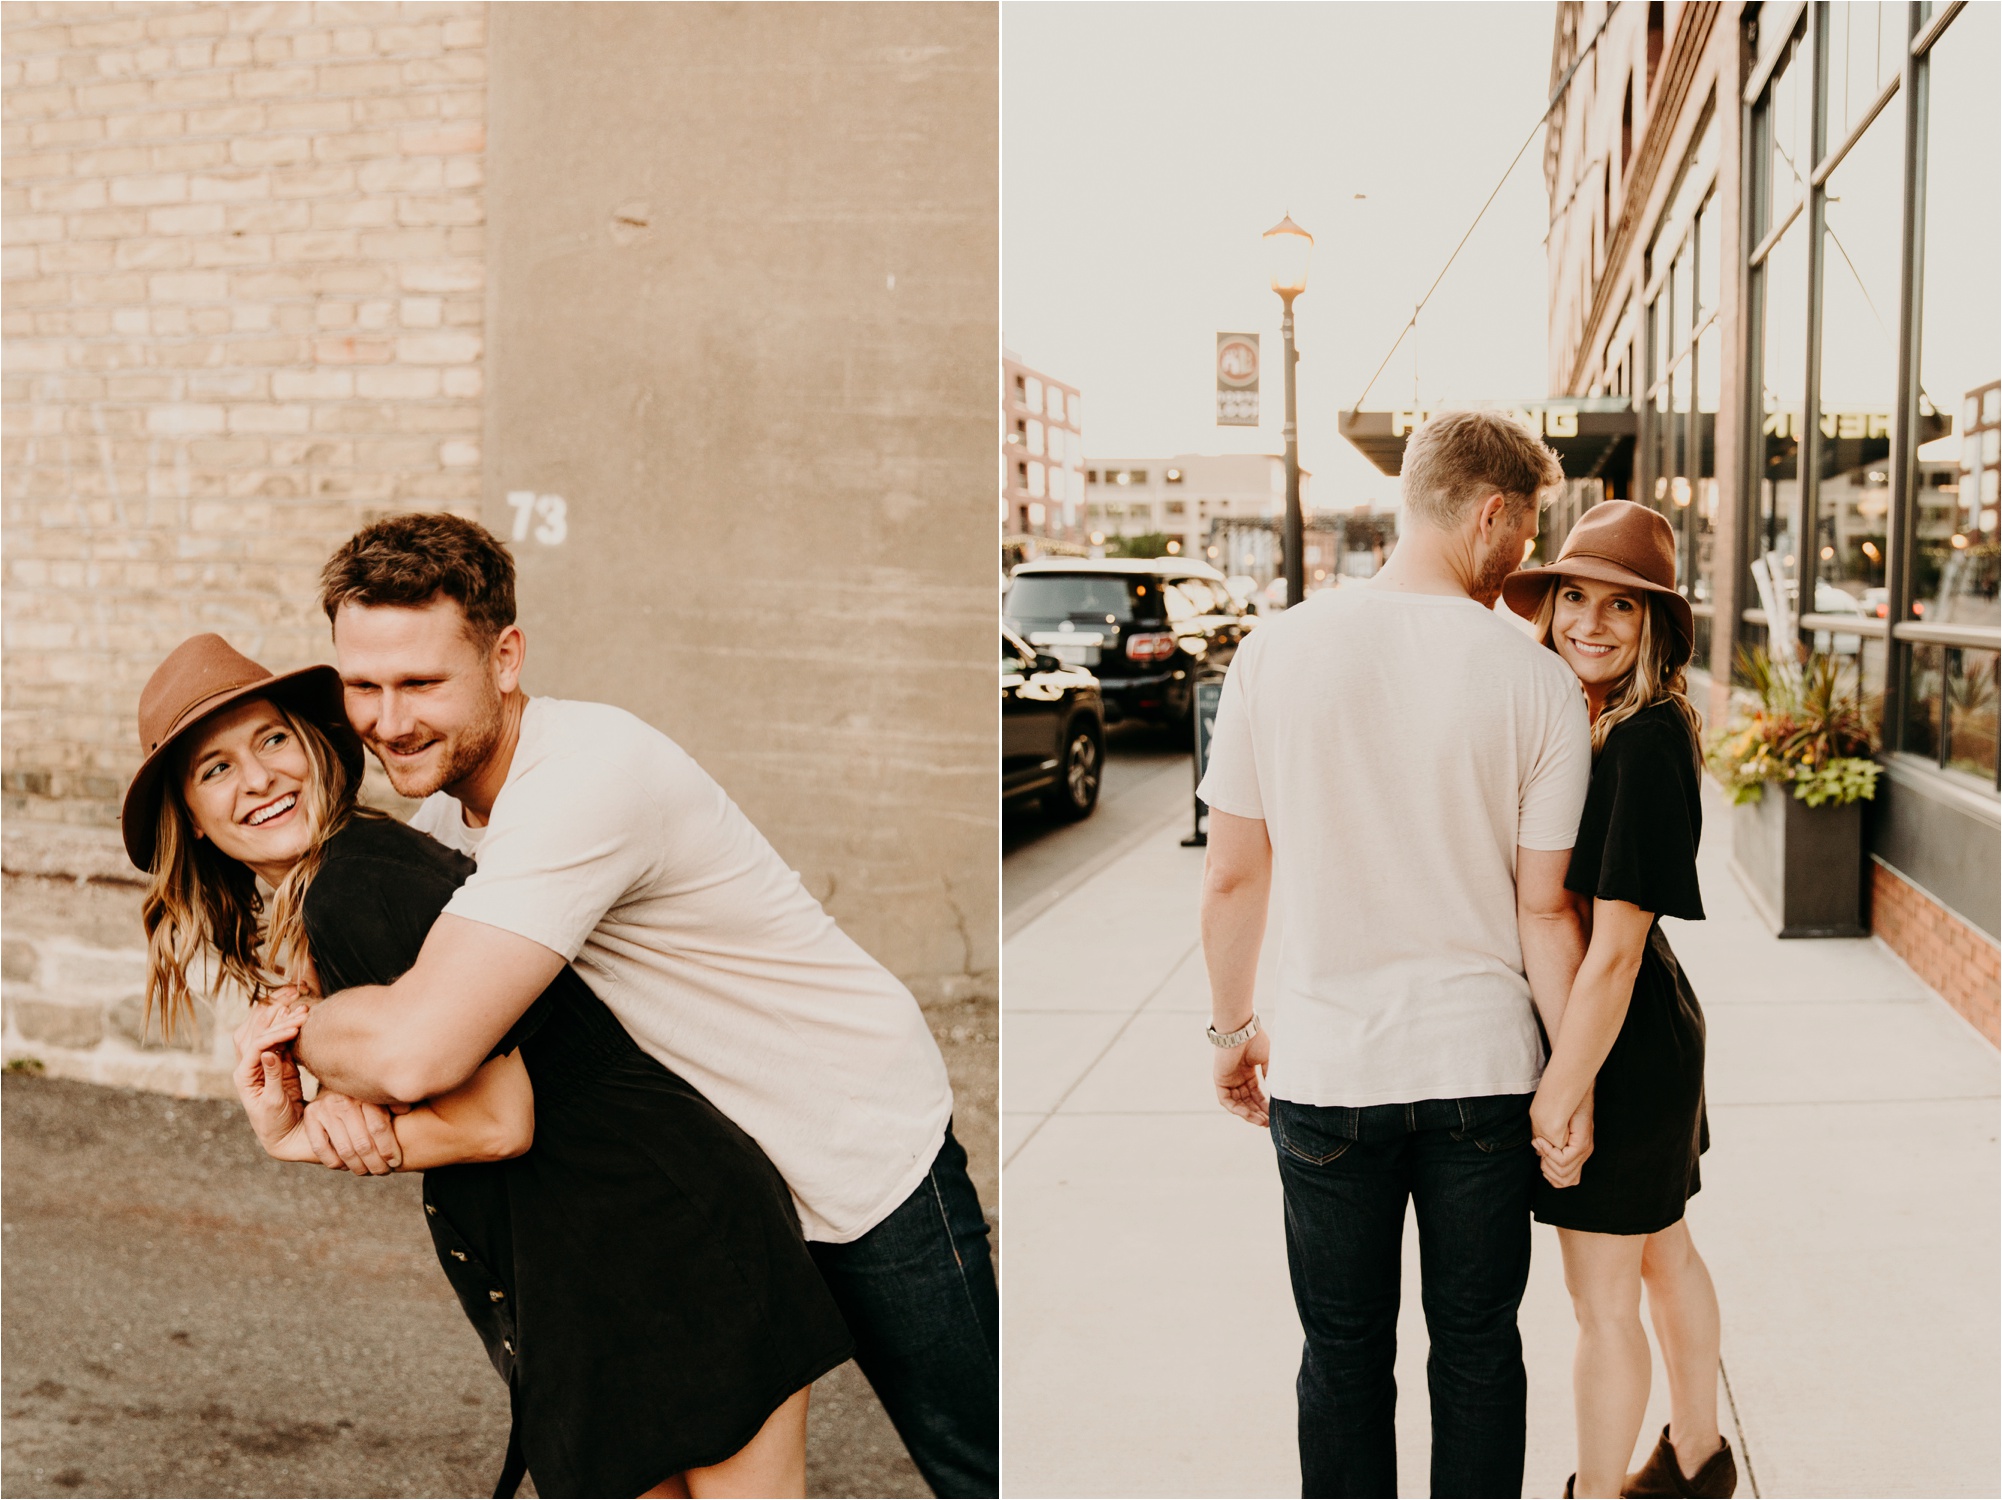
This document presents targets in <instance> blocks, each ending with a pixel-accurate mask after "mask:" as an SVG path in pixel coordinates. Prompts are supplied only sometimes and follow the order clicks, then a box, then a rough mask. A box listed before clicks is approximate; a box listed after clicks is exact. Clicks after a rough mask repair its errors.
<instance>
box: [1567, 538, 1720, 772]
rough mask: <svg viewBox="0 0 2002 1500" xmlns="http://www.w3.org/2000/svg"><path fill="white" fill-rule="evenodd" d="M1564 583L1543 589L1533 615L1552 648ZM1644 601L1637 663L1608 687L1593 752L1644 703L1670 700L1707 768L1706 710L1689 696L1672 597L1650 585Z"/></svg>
mask: <svg viewBox="0 0 2002 1500" xmlns="http://www.w3.org/2000/svg"><path fill="white" fill-rule="evenodd" d="M1563 587H1564V580H1563V578H1562V577H1559V578H1558V579H1557V581H1556V582H1555V583H1553V584H1552V585H1551V586H1550V587H1549V588H1547V589H1545V590H1544V591H1543V602H1542V603H1540V604H1538V605H1537V607H1536V615H1535V617H1534V620H1535V625H1536V638H1537V639H1538V640H1540V641H1542V642H1543V644H1544V645H1545V646H1547V647H1549V648H1550V649H1551V650H1552V651H1555V650H1556V649H1557V640H1556V634H1555V632H1554V631H1553V630H1552V629H1551V624H1552V622H1553V621H1554V620H1555V619H1556V617H1557V591H1558V590H1559V589H1561V588H1563ZM1635 592H1637V593H1639V594H1640V595H1641V598H1642V600H1643V601H1644V605H1645V607H1644V608H1643V609H1642V610H1641V638H1640V649H1639V650H1638V651H1636V652H1635V653H1634V664H1633V667H1632V668H1631V669H1630V670H1629V671H1628V672H1627V675H1626V676H1625V677H1622V678H1621V679H1620V680H1619V681H1618V682H1616V683H1614V684H1613V686H1612V687H1611V688H1610V689H1608V691H1607V693H1606V698H1605V703H1604V705H1603V706H1602V707H1601V708H1600V710H1599V717H1598V718H1596V719H1594V720H1593V721H1592V755H1593V758H1594V759H1597V757H1598V754H1599V752H1600V751H1601V750H1603V749H1605V748H1606V740H1607V737H1608V736H1610V735H1611V734H1612V732H1613V731H1614V730H1615V729H1617V728H1619V727H1620V725H1622V724H1624V723H1626V721H1627V720H1629V719H1631V718H1632V717H1633V716H1634V715H1635V714H1638V713H1640V712H1641V711H1642V710H1643V709H1648V708H1652V707H1653V706H1654V705H1655V704H1657V703H1668V704H1671V705H1672V706H1673V707H1674V709H1675V712H1676V714H1677V716H1678V717H1679V718H1680V719H1681V720H1682V722H1683V725H1684V727H1685V728H1687V729H1688V731H1689V753H1690V755H1691V757H1692V758H1694V760H1695V762H1696V772H1697V775H1698V776H1701V775H1702V774H1703V716H1702V715H1701V714H1699V713H1698V712H1697V711H1696V705H1695V704H1694V703H1692V702H1690V701H1689V676H1688V670H1687V669H1688V666H1689V649H1688V644H1687V643H1686V642H1685V641H1684V640H1683V638H1682V633H1681V632H1680V631H1679V630H1677V629H1676V628H1675V617H1674V616H1673V615H1672V614H1670V613H1669V607H1668V601H1667V600H1666V599H1664V598H1662V597H1661V596H1660V595H1658V594H1656V593H1654V592H1653V591H1652V590H1645V591H1643V590H1636V591H1635Z"/></svg>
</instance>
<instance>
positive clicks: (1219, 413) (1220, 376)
mask: <svg viewBox="0 0 2002 1500" xmlns="http://www.w3.org/2000/svg"><path fill="white" fill-rule="evenodd" d="M1216 424H1217V426H1219V427H1256V426H1257V425H1258V335H1257V334H1255V333H1220V334H1218V335H1217V336H1216Z"/></svg>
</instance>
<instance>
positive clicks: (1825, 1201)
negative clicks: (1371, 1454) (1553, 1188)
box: [1001, 786, 2002, 1496]
mask: <svg viewBox="0 0 2002 1500" xmlns="http://www.w3.org/2000/svg"><path fill="white" fill-rule="evenodd" d="M1705 794H1706V797H1707V798H1708V801H1707V803H1706V809H1705V825H1706V826H1705V834H1706V837H1705V840H1704V850H1703V858H1702V880H1703V895H1704V906H1705V909H1706V910H1707V911H1708V912H1709V914H1710V920H1709V921H1707V922H1702V923H1684V922H1674V921H1671V922H1669V923H1668V926H1669V928H1670V937H1671V941H1672V942H1673V943H1674V945H1675V949H1676V952H1677V954H1678V955H1679V956H1680V957H1681V958H1682V960H1683V962H1684V965H1685V967H1686V968H1687V970H1688V973H1689V975H1690V977H1691V979H1692V981H1693V983H1694V984H1695V986H1696V990H1697V993H1698V995H1699V996H1700V997H1701V999H1702V1001H1703V1004H1704V1007H1705V1011H1706V1014H1707V1016H1708V1019H1709V1028H1710V1053H1709V1073H1708V1087H1709V1102H1710V1121H1711V1131H1712V1136H1713V1145H1712V1149H1711V1151H1710V1154H1709V1155H1708V1156H1707V1157H1706V1158H1705V1161H1704V1189H1703V1192H1702V1193H1701V1194H1700V1195H1699V1196H1698V1197H1697V1198H1696V1199H1694V1200H1693V1202H1692V1203H1691V1205H1690V1213H1689V1221H1690V1226H1691V1228H1692V1230H1693V1232H1694V1233H1695V1236H1696V1241H1697V1243H1698V1245H1699V1246H1700V1247H1701V1248H1702V1250H1703V1252H1704V1255H1705V1257H1706V1259H1707V1260H1708V1261H1709V1264H1710V1268H1711V1271H1712V1273H1713V1274H1714V1276H1715V1278H1716V1281H1717V1288H1718V1294H1719V1297H1720V1299H1721V1301H1722V1303H1723V1312H1724V1383H1725V1396H1726V1399H1725V1400H1724V1401H1723V1402H1721V1403H1720V1404H1721V1406H1722V1410H1723V1412H1724V1425H1725V1428H1726V1432H1727V1434H1728V1435H1729V1436H1730V1438H1731V1440H1732V1442H1733V1443H1734V1444H1736V1445H1737V1447H1738V1451H1739V1455H1740V1458H1739V1463H1740V1472H1741V1476H1742V1477H1741V1482H1740V1489H1739V1494H1741V1495H1753V1494H1757V1495H1765V1496H1798V1495H1862V1496H1869V1495H1938V1496H1944V1495H1994V1494H1997V1493H1998V1484H2002V1478H1998V1436H1997V1410H1998V1395H1999V1394H2002V1393H1998V1382H1997V1346H1996V1329H1997V1318H1998V1289H1997V1277H1996V1267H1997V1253H1998V1245H1997V1228H1998V1225H1997V1212H1998V1203H1997V1197H1998V1184H1997V1171H1998V1159H1997V1145H1996V1126H1997V1058H1996V1053H1995V1050H1994V1049H1993V1048H1992V1047H1990V1046H1989V1045H1988V1043H1987V1042H1986V1041H1985V1040H1983V1039H1982V1038H1981V1037H1980V1036H1978V1035H1977V1034H1976V1033H1975V1032H1974V1031H1973V1029H1972V1028H1970V1027H1969V1026H1968V1025H1967V1023H1966V1022H1965V1021H1963V1020H1962V1019H1961V1018H1960V1017H1959V1016H1958V1015H1956V1014H1955V1013H1954V1012H1953V1011H1951V1010H1950V1009H1948V1008H1947V1006H1946V1005H1945V1003H1944V1002H1942V1001H1941V1000H1939V999H1938V998H1937V997H1936V996H1934V995H1933V994H1932V993H1931V992H1930V991H1928V990H1927V989H1926V988H1925V987H1924V986H1923V985H1921V984H1920V983H1919V982H1918V981H1917V980H1916V979H1915V978H1914V977H1913V976H1912V975H1911V974H1910V973H1909V971H1907V970H1906V969H1905V968H1904V967H1903V965H1901V964H1900V963H1899V962H1898V961H1897V960H1896V959H1895V958H1893V957H1891V956H1890V954H1889V953H1888V952H1887V951H1886V950H1884V949H1883V948H1881V947H1879V946H1877V945H1876V944H1875V943H1873V942H1870V941H1868V940H1853V941H1836V940H1826V941H1808V942H1801V941H1795V942H1785V943H1782V942H1780V941H1779V940H1777V939H1775V938H1773V937H1771V936H1769V935H1768V933H1767V931H1766V929H1765V928H1764V927H1763V926H1762V925H1761V924H1760V923H1759V921H1758V919H1757V917H1755V916H1754V915H1753V913H1752V910H1751V908H1750V905H1749V904H1748V902H1747V901H1746V899H1745V896H1744V894H1743V893H1742V891H1741V890H1740V889H1739V887H1738V884H1737V882H1736V880H1735V879H1734V878H1733V877H1732V875H1731V873H1730V870H1729V868H1728V857H1729V838H1730V821H1729V817H1728V812H1729V809H1728V807H1727V806H1725V805H1724V803H1723V801H1722V799H1721V798H1719V797H1717V796H1716V795H1715V790H1714V788H1710V787H1707V786H1706V789H1705ZM1185 831H1186V830H1185V827H1184V820H1182V819H1177V820H1176V821H1174V822H1173V823H1171V824H1168V825H1166V826H1164V827H1162V828H1161V830H1160V831H1159V833H1158V834H1156V835H1155V836H1154V837H1152V838H1150V839H1148V840H1147V841H1146V842H1144V843H1143V844H1141V845H1140V846H1139V847H1137V848H1135V849H1133V850H1132V851H1131V852H1130V853H1128V854H1126V855H1125V856H1124V857H1122V858H1121V859H1119V860H1117V861H1116V862H1115V863H1113V864H1112V865H1110V866H1108V867H1107V868H1106V869H1104V870H1102V871H1100V872H1099V873H1098V874H1097V875H1095V876H1094V877H1093V878H1092V879H1091V880H1089V881H1088V882H1087V883H1085V884H1084V885H1083V886H1081V887H1080V888H1079V889H1078V890H1077V891H1076V892H1075V893H1073V894H1072V895H1071V896H1070V897H1068V898H1067V899H1066V900H1064V901H1063V902H1061V903H1059V904H1058V905H1056V906H1054V907H1053V908H1051V909H1050V910H1049V911H1047V912H1045V913H1044V914H1042V915H1041V916H1039V917H1037V918H1036V919H1035V920H1034V921H1033V922H1031V923H1029V924H1028V925H1027V926H1025V927H1024V928H1023V929H1022V930H1021V931H1020V932H1018V933H1016V934H1015V935H1013V936H1012V937H1011V938H1010V940H1009V941H1008V943H1007V944H1006V947H1005V949H1004V958H1003V964H1004V968H1003V974H1004V982H1003V998H1002V1007H1003V1014H1004V1017H1005V1020H1004V1024H1003V1039H1004V1040H1003V1062H1002V1068H1003V1072H1002V1110H1003V1114H1002V1127H1001V1128H1002V1153H1003V1161H1004V1163H1005V1168H1004V1170H1005V1178H1004V1181H1005V1189H1004V1191H1005V1194H1006V1204H1007V1213H1008V1294H1007V1298H1006V1300H1005V1309H1004V1317H1005V1319H1006V1330H1005V1339H1006V1346H1007V1350H1008V1359H1007V1368H1006V1372H1005V1373H1006V1387H1005V1391H1004V1402H1005V1405H1004V1408H1003V1409H1004V1412H1005V1415H1006V1422H1005V1431H1006V1450H1005V1462H1006V1473H1007V1476H1008V1478H1007V1489H1008V1493H1009V1494H1010V1495H1013V1496H1047V1495H1196V1496H1201V1495H1214V1496H1238V1495H1289V1494H1290V1495H1297V1494H1299V1492H1300V1490H1299V1470H1298V1466H1297V1460H1296V1452H1295V1442H1294V1430H1293V1429H1294V1410H1295V1409H1294V1402H1293V1376H1294V1371H1295V1369H1296V1367H1297V1364H1298V1360H1299V1340H1300V1333H1299V1325H1298V1323H1297V1321H1296V1320H1295V1318H1294V1313H1293V1305H1292V1299H1291V1294H1290V1292H1289V1289H1288V1286H1287V1279H1286V1261H1285V1249H1284V1245H1283V1242H1282V1237H1281V1236H1282V1230H1281V1221H1280V1196H1279V1182H1278V1172H1277V1169H1276V1167H1275V1165H1274V1163H1273V1159H1272V1151H1271V1147H1270V1144H1269V1142H1268V1140H1267V1138H1266V1136H1265V1133H1264V1132H1263V1131H1259V1130H1255V1129H1253V1128H1252V1127H1250V1126H1248V1125H1245V1124H1244V1123H1242V1122H1241V1121H1239V1120H1236V1119H1234V1118H1232V1117H1231V1116H1229V1115H1226V1114H1225V1113H1224V1112H1223V1111H1222V1110H1221V1109H1220V1108H1219V1107H1218V1106H1217V1105H1216V1104H1215V1102H1214V1100H1213V1097H1212V1095H1211V1091H1210V1085H1209V1049H1208V1048H1207V1047H1206V1046H1205V1045H1204V1043H1203V1039H1202V1035H1201V1032H1202V1028H1203V1026H1204V1024H1205V1023H1206V1018H1207V1014H1208V1009H1209V1003H1208V990H1207V984H1206V981H1205V979H1204V975H1203V969H1202V956H1201V953H1200V952H1199V950H1198V948H1197V943H1196V904H1197V895H1198V889H1197V887H1198V881H1199V878H1200V873H1201V867H1202V851H1200V850H1195V849H1183V848H1180V847H1179V841H1180V839H1181V837H1182V835H1183V834H1184V832H1185ZM1405 1252H1406V1253H1405V1288H1406V1294H1405V1300H1404V1315H1403V1319H1402V1322H1401V1325H1400V1330H1399V1357H1398V1387H1399V1391H1400V1393H1401V1395H1402V1398H1403V1399H1402V1400H1401V1402H1400V1405H1399V1455H1400V1457H1399V1483H1400V1487H1401V1491H1402V1493H1403V1494H1406V1495H1424V1494H1426V1493H1427V1478H1428V1476H1427V1464H1428V1459H1427V1454H1428V1442H1429V1438H1428V1434H1427V1417H1426V1409H1425V1375H1424V1360H1425V1333H1424V1320H1423V1316H1422V1314H1421V1312H1420V1311H1419V1308H1418V1298H1417V1274H1418V1273H1417V1253H1416V1252H1417V1235H1416V1228H1415V1225H1414V1226H1409V1228H1408V1233H1407V1235H1406V1239H1405ZM1522 1329H1523V1341H1524V1345H1525V1351H1526V1359H1527V1363H1528V1368H1529V1391H1530V1416H1529V1458H1528V1471H1527V1475H1526V1478H1525V1485H1526V1489H1525V1493H1526V1494H1529V1495H1557V1494H1560V1493H1562V1490H1563V1486H1564V1477H1565V1475H1566V1474H1568V1473H1569V1472H1570V1471H1571V1469H1572V1467H1573V1459H1572V1451H1573V1450H1572V1432H1571V1394H1570V1385H1571V1378H1570V1364H1571V1348H1572V1342H1573V1324H1572V1320H1571V1310H1570V1302H1569V1299H1568V1298H1567V1296H1566V1295H1565V1292H1564V1287H1563V1279H1562V1272H1561V1266H1560V1263H1559V1259H1558V1253H1557V1244H1556V1236H1555V1233H1554V1231H1551V1230H1548V1229H1545V1228H1543V1227H1541V1226H1538V1228H1537V1230H1536V1250H1535V1259H1534V1263H1533V1267H1532V1270H1531V1274H1530V1285H1529V1291H1528V1294H1527V1296H1526V1297H1525V1298H1524V1301H1523V1309H1522ZM1666 1420H1667V1416H1666V1385H1665V1382H1664V1380H1663V1378H1662V1375H1661V1373H1660V1368H1659V1364H1657V1368H1656V1376H1655V1384H1654V1396H1653V1409H1652V1410H1651V1411H1650V1414H1649V1417H1648V1420H1647V1423H1646V1424H1645V1425H1644V1427H1643V1431H1642V1441H1641V1450H1642V1452H1643V1453H1644V1452H1645V1450H1646V1449H1647V1448H1648V1447H1650V1446H1651V1445H1652V1443H1653V1437H1654V1434H1655V1433H1657V1432H1659V1431H1660V1428H1661V1425H1662V1423H1663V1422H1665V1421H1666ZM1636 1462H1637V1463H1638V1459H1637V1460H1636Z"/></svg>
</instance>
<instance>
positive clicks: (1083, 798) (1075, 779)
mask: <svg viewBox="0 0 2002 1500" xmlns="http://www.w3.org/2000/svg"><path fill="white" fill-rule="evenodd" d="M1104 778H1105V735H1104V732H1103V731H1102V730H1100V729H1099V727H1098V725H1097V724H1096V723H1094V722H1093V721H1092V720H1090V719H1088V718H1076V719H1072V720H1071V721H1070V722H1069V723H1068V724H1066V725H1065V726H1064V738H1063V753H1062V759H1061V761H1060V763H1059V764H1058V766H1057V779H1056V783H1055V784H1054V785H1053V786H1051V788H1050V789H1049V791H1048V792H1047V793H1046V794H1045V795H1044V799H1043V806H1044V807H1045V808H1046V809H1047V810H1048V812H1049V814H1050V816H1052V817H1056V818H1067V819H1073V818H1083V817H1088V816H1090V814H1091V810H1092V809H1093V808H1094V807H1096V806H1098V787H1099V783H1100V782H1101V781H1103V780H1104Z"/></svg>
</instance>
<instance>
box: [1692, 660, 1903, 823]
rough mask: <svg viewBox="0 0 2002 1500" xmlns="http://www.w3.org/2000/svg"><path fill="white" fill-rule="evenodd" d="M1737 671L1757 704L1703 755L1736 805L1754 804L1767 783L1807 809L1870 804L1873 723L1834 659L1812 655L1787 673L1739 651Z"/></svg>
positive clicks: (1872, 792)
mask: <svg viewBox="0 0 2002 1500" xmlns="http://www.w3.org/2000/svg"><path fill="white" fill-rule="evenodd" d="M1738 671H1739V674H1740V675H1741V676H1742V677H1743V678H1744V679H1745V681H1746V682H1747V683H1749V684H1750V686H1751V689H1752V693H1753V695H1754V697H1755V698H1756V700H1757V706H1756V707H1754V708H1752V709H1751V710H1749V711H1748V712H1744V713H1740V714H1738V715H1737V716H1736V717H1734V718H1733V719H1732V721H1731V724H1730V727H1729V728H1727V729H1724V730H1722V731H1720V732H1719V733H1718V734H1716V735H1714V736H1712V738H1711V740H1710V743H1709V745H1708V746H1707V747H1706V752H1705V758H1706V759H1707V760H1708V762H1709V765H1710V770H1711V772H1712V774H1714V775H1715V776H1716V777H1717V779H1718V780H1719V781H1721V782H1722V783H1723V784H1724V787H1725V789H1726V790H1727V791H1729V792H1730V794H1731V800H1732V801H1733V802H1756V801H1757V800H1758V799H1759V798H1760V797H1761V796H1762V795H1764V792H1765V788H1766V783H1767V782H1780V783H1782V784H1788V785H1791V786H1792V787H1793V794H1794V796H1795V797H1796V798H1798V799H1799V800H1800V801H1802V802H1805V803H1806V804H1807V805H1808V806H1809V807H1820V806H1822V805H1823V804H1825V803H1833V804H1835V805H1836V806H1838V807H1840V806H1843V805H1845V804H1847V803H1850V802H1863V801H1868V800H1870V799H1871V798H1873V797H1875V796H1876V795H1877V773H1878V766H1877V763H1876V761H1874V760H1872V759H1871V758H1870V720H1869V716H1868V714H1866V713H1865V712H1864V709H1863V704H1862V702H1861V700H1859V699H1858V698H1857V696H1856V694H1854V693H1853V692H1845V691H1844V690H1843V686H1842V665H1841V663H1840V661H1839V660H1837V659H1836V658H1835V657H1832V656H1827V655H1817V656H1812V657H1810V658H1809V659H1808V661H1807V663H1806V664H1805V665H1804V666H1802V667H1801V668H1800V669H1799V670H1798V671H1796V672H1783V671H1781V670H1780V668H1779V667H1778V665H1777V664H1775V663H1774V662H1773V660H1772V659H1771V658H1770V657H1769V656H1767V655H1766V653H1765V652H1764V651H1749V652H1748V651H1742V650H1741V651H1740V652H1739V653H1738Z"/></svg>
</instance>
